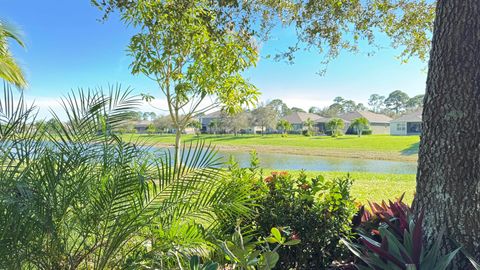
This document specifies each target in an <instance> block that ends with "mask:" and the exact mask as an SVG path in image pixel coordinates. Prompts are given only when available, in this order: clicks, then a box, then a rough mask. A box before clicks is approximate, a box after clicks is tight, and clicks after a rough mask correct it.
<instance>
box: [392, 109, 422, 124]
mask: <svg viewBox="0 0 480 270" xmlns="http://www.w3.org/2000/svg"><path fill="white" fill-rule="evenodd" d="M422 111H423V110H422V109H418V110H416V111H413V112H410V113H407V114H404V115H402V116H400V117H399V118H397V119H394V120H392V122H422Z"/></svg>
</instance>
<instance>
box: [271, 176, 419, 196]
mask: <svg viewBox="0 0 480 270" xmlns="http://www.w3.org/2000/svg"><path fill="white" fill-rule="evenodd" d="M271 171H272V170H264V172H265V174H268V173H270V172H271ZM289 173H291V174H294V175H298V174H299V173H300V171H289ZM306 174H307V176H308V177H315V176H317V175H322V176H323V177H325V178H326V179H332V178H335V177H343V176H346V175H347V173H345V172H319V171H307V172H306ZM350 176H351V178H352V179H354V180H355V181H354V183H353V186H352V196H353V197H354V198H355V199H356V201H358V202H361V203H366V202H367V201H373V202H379V201H381V200H394V199H395V198H398V197H399V196H400V195H402V193H404V192H405V199H404V201H405V202H407V203H409V204H410V203H411V202H412V201H413V195H414V192H415V175H414V174H382V173H365V172H352V173H350Z"/></svg>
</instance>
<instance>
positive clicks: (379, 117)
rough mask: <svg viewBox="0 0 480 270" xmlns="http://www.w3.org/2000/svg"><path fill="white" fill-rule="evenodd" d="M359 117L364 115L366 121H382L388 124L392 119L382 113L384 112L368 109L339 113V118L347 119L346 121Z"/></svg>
mask: <svg viewBox="0 0 480 270" xmlns="http://www.w3.org/2000/svg"><path fill="white" fill-rule="evenodd" d="M360 117H365V118H366V119H367V120H368V122H370V123H384V124H388V123H390V121H392V118H390V117H388V116H386V115H384V114H379V113H373V112H369V111H355V112H349V113H345V114H342V115H340V118H342V119H344V120H347V121H352V120H353V119H357V118H360Z"/></svg>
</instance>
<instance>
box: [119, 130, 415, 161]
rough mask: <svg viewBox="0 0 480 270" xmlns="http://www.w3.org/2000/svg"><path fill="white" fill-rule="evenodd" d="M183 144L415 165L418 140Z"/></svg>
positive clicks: (159, 138) (214, 138)
mask: <svg viewBox="0 0 480 270" xmlns="http://www.w3.org/2000/svg"><path fill="white" fill-rule="evenodd" d="M124 138H125V139H127V140H137V139H142V140H146V141H147V142H148V143H151V144H157V145H168V144H173V143H174V136H173V135H140V134H126V135H124ZM183 139H184V142H187V143H188V142H191V141H194V140H197V139H203V140H206V141H207V142H210V143H212V144H214V145H216V146H218V147H219V149H221V150H247V151H248V150H252V149H256V150H257V151H259V152H260V151H264V152H283V153H289V154H308V155H320V156H334V157H349V158H371V159H388V160H406V161H415V160H416V158H417V153H418V144H419V141H420V139H419V136H390V135H369V136H362V137H357V136H354V135H346V136H341V137H338V138H332V137H329V136H314V137H305V136H302V135H289V136H288V137H281V136H280V135H265V136H260V135H238V136H234V135H200V136H195V135H185V136H184V137H183Z"/></svg>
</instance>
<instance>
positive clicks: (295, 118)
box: [283, 112, 323, 124]
mask: <svg viewBox="0 0 480 270" xmlns="http://www.w3.org/2000/svg"><path fill="white" fill-rule="evenodd" d="M309 118H310V120H313V121H315V122H317V120H319V119H321V118H323V117H321V116H320V115H317V114H313V113H305V112H292V113H290V114H289V115H287V116H285V117H284V118H283V119H285V120H287V121H288V122H290V123H291V124H303V123H304V122H305V121H307V119H309Z"/></svg>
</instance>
